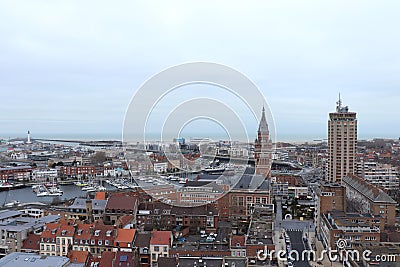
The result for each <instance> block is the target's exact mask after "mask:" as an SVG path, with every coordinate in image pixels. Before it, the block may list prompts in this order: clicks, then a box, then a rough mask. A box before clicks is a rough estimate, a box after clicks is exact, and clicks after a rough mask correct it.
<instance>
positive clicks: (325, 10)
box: [0, 1, 400, 141]
mask: <svg viewBox="0 0 400 267" xmlns="http://www.w3.org/2000/svg"><path fill="white" fill-rule="evenodd" d="M360 3H361V2H354V3H348V2H344V1H330V2H326V3H318V2H314V1H309V2H308V1H306V2H303V3H296V2H290V3H286V4H283V3H264V4H256V5H254V6H249V5H225V4H223V3H221V4H215V3H213V6H214V7H215V8H214V9H212V10H209V9H207V8H205V7H203V6H196V5H185V4H180V5H175V6H172V5H169V4H165V3H158V4H154V3H135V4H130V5H129V4H128V5H121V6H118V5H115V6H113V8H111V9H110V8H109V7H108V6H107V5H106V4H102V3H100V4H98V5H97V6H95V7H93V6H92V5H90V8H89V4H84V3H79V4H78V3H77V2H64V3H62V4H55V3H51V4H49V3H47V4H46V5H44V4H42V5H40V4H37V3H35V4H32V3H29V2H26V3H25V4H24V5H19V4H15V3H13V2H8V3H7V2H6V3H2V6H3V8H1V11H0V12H1V14H0V15H1V16H0V17H1V19H0V20H1V21H2V22H3V23H1V25H3V26H2V27H0V35H1V36H2V43H1V44H0V48H1V49H0V51H1V52H0V53H1V54H0V55H1V56H0V58H1V60H0V62H1V63H2V64H1V66H2V67H1V68H2V71H1V72H0V81H1V82H0V87H1V94H2V99H3V100H6V101H3V103H2V106H1V108H0V111H1V112H0V114H1V115H0V122H1V123H2V126H3V127H2V130H1V132H0V136H1V137H3V138H8V137H14V136H15V137H18V136H19V137H25V136H26V132H27V131H28V130H30V131H31V133H32V138H35V137H44V136H45V135H47V136H49V135H52V136H60V137H66V138H67V137H71V136H74V135H77V137H79V136H81V138H85V136H88V137H93V136H94V135H97V136H99V137H103V138H107V137H108V138H111V139H114V138H118V137H120V136H121V131H122V124H123V119H124V115H125V110H126V107H127V106H128V104H129V100H130V99H131V97H132V95H133V94H134V92H135V90H136V89H137V88H138V87H139V86H140V85H141V84H142V83H143V82H144V81H146V80H147V79H149V78H150V77H151V76H152V75H154V74H155V73H158V72H159V71H161V70H163V69H165V68H167V67H169V66H173V65H176V64H180V63H182V62H192V61H211V62H218V63H222V64H226V65H228V66H231V67H233V68H235V69H237V70H239V71H241V72H242V73H244V74H245V75H247V76H248V77H249V78H250V79H252V80H253V81H254V82H255V83H256V84H257V85H258V86H259V88H260V90H261V91H262V92H263V94H264V95H265V97H266V99H267V100H268V104H269V105H270V108H271V111H272V114H273V116H274V118H275V125H276V133H277V140H278V141H291V140H293V141H301V140H303V141H310V140H313V139H325V138H327V135H326V132H327V123H326V121H327V117H328V113H329V112H331V111H333V110H334V103H335V100H336V99H337V94H338V93H339V92H341V93H342V96H343V101H344V102H346V103H348V104H349V105H350V106H351V107H352V110H354V111H356V112H357V114H358V120H359V131H358V132H359V139H366V138H373V137H385V138H396V139H397V138H398V132H400V128H399V127H400V126H398V125H396V124H394V125H393V123H392V120H393V118H395V117H397V116H398V115H400V114H399V112H400V111H399V110H398V109H396V108H395V107H396V104H397V103H398V101H399V98H400V96H399V94H398V88H399V85H400V81H399V80H398V78H397V77H396V75H395V74H396V73H398V71H399V68H400V64H399V62H400V61H399V59H400V58H399V53H398V50H397V47H398V44H399V42H400V34H399V32H398V31H397V30H396V29H395V27H396V25H398V20H399V19H398V17H397V14H396V12H395V10H398V8H397V7H398V6H399V3H397V2H394V1H388V2H387V3H386V4H385V5H378V4H375V3H373V2H363V3H362V5H361V4H360ZM106 6H107V8H105V7H106ZM122 7H123V8H122ZM92 8H94V9H96V11H98V12H93V13H91V12H86V11H87V10H91V9H92ZM222 9H224V11H225V12H223V13H221V12H218V10H222ZM294 10H295V12H294ZM100 11H101V12H100ZM83 14H84V15H83ZM238 17H240V18H243V19H241V20H237V18H238ZM50 21H51V23H49V22H50ZM222 21H223V22H222ZM116 25H117V26H118V27H114V26H116ZM211 28H212V29H215V28H216V30H214V31H209V30H208V29H211ZM193 29H196V31H193ZM232 29H235V30H234V31H233V30H232ZM372 36H373V38H372ZM225 42H226V43H229V44H231V45H228V46H227V45H222V46H221V45H219V44H220V43H225ZM189 96H190V94H189ZM257 112H258V111H257ZM250 126H251V127H250V128H252V129H256V127H257V122H252V125H250ZM389 126H390V127H389ZM197 130H198V129H196V128H195V129H193V130H192V131H187V132H188V134H192V133H193V134H195V133H197V132H201V131H197ZM250 132H251V133H254V131H250ZM205 135H206V134H205Z"/></svg>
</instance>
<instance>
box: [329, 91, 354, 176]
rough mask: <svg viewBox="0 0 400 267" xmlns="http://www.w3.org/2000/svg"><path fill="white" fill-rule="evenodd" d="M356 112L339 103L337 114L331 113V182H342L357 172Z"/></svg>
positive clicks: (339, 101) (340, 101)
mask: <svg viewBox="0 0 400 267" xmlns="http://www.w3.org/2000/svg"><path fill="white" fill-rule="evenodd" d="M356 115H357V114H356V113H355V112H349V108H348V107H347V106H345V107H342V100H341V99H340V95H339V100H338V102H337V106H336V112H332V113H329V121H328V154H329V159H328V171H327V179H328V180H329V181H330V182H340V181H341V179H342V178H343V177H344V176H346V175H347V174H354V173H355V170H356V153H357V118H356Z"/></svg>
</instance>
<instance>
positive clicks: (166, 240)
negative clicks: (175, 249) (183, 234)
mask: <svg viewBox="0 0 400 267" xmlns="http://www.w3.org/2000/svg"><path fill="white" fill-rule="evenodd" d="M171 238H172V232H171V231H153V233H152V237H151V239H150V245H170V244H171V241H172V240H171Z"/></svg>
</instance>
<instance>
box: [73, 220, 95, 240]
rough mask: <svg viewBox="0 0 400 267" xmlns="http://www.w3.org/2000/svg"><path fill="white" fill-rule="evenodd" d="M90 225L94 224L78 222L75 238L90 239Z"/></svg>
mask: <svg viewBox="0 0 400 267" xmlns="http://www.w3.org/2000/svg"><path fill="white" fill-rule="evenodd" d="M90 227H92V224H86V223H80V224H78V225H77V227H76V231H75V235H74V239H90Z"/></svg>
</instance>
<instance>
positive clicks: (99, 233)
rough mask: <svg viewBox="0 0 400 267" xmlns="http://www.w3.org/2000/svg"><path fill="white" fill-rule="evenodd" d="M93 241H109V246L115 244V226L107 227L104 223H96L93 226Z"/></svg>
mask: <svg viewBox="0 0 400 267" xmlns="http://www.w3.org/2000/svg"><path fill="white" fill-rule="evenodd" d="M91 239H94V240H96V242H97V240H108V242H109V245H110V246H112V245H113V244H114V226H113V225H105V224H103V222H102V221H96V222H95V223H94V225H93V233H92V236H91Z"/></svg>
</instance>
